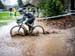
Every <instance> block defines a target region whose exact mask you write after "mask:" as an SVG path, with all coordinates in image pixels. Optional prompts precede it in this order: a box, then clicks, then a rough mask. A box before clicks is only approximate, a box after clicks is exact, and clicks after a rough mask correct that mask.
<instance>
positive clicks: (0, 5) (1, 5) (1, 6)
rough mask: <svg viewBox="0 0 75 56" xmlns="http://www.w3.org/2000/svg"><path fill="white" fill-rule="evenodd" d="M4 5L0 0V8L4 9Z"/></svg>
mask: <svg viewBox="0 0 75 56" xmlns="http://www.w3.org/2000/svg"><path fill="white" fill-rule="evenodd" d="M4 8H5V7H4V5H3V4H2V2H1V0H0V9H4Z"/></svg>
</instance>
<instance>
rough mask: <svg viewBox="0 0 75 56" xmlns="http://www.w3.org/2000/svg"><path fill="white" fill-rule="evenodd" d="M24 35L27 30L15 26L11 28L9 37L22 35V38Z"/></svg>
mask: <svg viewBox="0 0 75 56" xmlns="http://www.w3.org/2000/svg"><path fill="white" fill-rule="evenodd" d="M26 34H27V30H26V28H25V27H23V26H19V25H16V26H14V27H12V28H11V29H10V35H11V36H15V35H22V36H24V35H26Z"/></svg>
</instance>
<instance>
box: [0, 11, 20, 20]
mask: <svg viewBox="0 0 75 56" xmlns="http://www.w3.org/2000/svg"><path fill="white" fill-rule="evenodd" d="M19 15H20V14H19V12H16V16H19ZM13 16H14V14H12V16H10V13H9V11H3V12H0V20H12V19H15V18H14V17H13Z"/></svg>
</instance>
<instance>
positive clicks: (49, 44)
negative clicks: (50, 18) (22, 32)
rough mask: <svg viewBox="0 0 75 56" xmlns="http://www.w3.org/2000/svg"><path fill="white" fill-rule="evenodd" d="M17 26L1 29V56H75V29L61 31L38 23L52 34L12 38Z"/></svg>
mask: <svg viewBox="0 0 75 56" xmlns="http://www.w3.org/2000/svg"><path fill="white" fill-rule="evenodd" d="M15 24H16V23H15V22H9V23H8V25H6V26H3V27H0V56H75V54H74V52H75V49H74V47H75V41H74V38H75V35H74V33H75V27H73V28H70V29H64V30H61V29H56V28H52V27H50V26H47V25H44V24H43V23H38V22H36V24H40V25H42V26H43V27H44V28H45V30H46V31H49V32H50V34H45V35H44V34H39V35H38V36H15V37H11V36H10V33H9V32H10V29H11V27H13V26H14V25H15Z"/></svg>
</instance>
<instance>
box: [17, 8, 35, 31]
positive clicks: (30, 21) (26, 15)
mask: <svg viewBox="0 0 75 56" xmlns="http://www.w3.org/2000/svg"><path fill="white" fill-rule="evenodd" d="M18 11H19V13H20V14H21V15H23V18H22V19H23V21H26V22H25V24H26V25H28V27H29V30H31V27H32V26H31V25H33V24H34V20H35V17H34V15H32V14H31V13H26V12H24V10H23V8H19V9H18ZM26 18H27V20H26Z"/></svg>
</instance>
